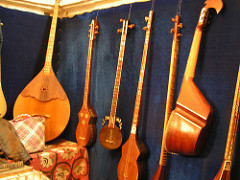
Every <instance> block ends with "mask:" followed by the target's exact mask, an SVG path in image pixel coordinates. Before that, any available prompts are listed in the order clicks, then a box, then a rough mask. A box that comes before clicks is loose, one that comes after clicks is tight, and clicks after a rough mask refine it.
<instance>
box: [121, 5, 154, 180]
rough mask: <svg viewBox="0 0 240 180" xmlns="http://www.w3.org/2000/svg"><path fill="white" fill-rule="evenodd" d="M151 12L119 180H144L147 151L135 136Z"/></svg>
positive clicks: (151, 13) (145, 28) (148, 18)
mask: <svg viewBox="0 0 240 180" xmlns="http://www.w3.org/2000/svg"><path fill="white" fill-rule="evenodd" d="M152 18H153V10H150V12H149V16H148V17H146V18H145V20H146V21H147V22H148V23H147V26H146V27H144V28H143V29H144V30H146V36H145V42H144V49H143V55H142V64H141V69H140V75H139V80H138V88H137V94H136V100H135V107H134V113H133V120H132V127H131V133H130V136H129V139H128V140H127V142H126V143H125V144H124V145H123V146H122V157H121V159H120V162H119V164H118V169H117V175H118V179H119V180H123V179H124V180H126V179H128V180H136V179H145V178H146V177H145V176H146V169H147V168H146V167H145V159H146V158H147V155H148V149H147V147H146V146H145V144H144V143H143V142H142V141H141V140H140V139H139V138H138V136H137V126H138V121H139V112H140V107H141V99H142V89H143V83H144V75H145V69H146V63H147V55H148V47H149V40H150V33H151V27H152Z"/></svg>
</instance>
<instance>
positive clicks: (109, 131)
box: [99, 19, 135, 150]
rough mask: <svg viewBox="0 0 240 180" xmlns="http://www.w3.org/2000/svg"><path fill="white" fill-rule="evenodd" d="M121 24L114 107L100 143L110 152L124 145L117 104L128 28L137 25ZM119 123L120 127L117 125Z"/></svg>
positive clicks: (106, 118)
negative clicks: (117, 115)
mask: <svg viewBox="0 0 240 180" xmlns="http://www.w3.org/2000/svg"><path fill="white" fill-rule="evenodd" d="M120 22H121V23H123V26H122V28H121V29H118V33H122V36H121V43H120V49H119V56H118V65H117V71H116V78H115V84H114V91H113V98H112V106H111V112H110V116H105V117H104V119H103V123H102V126H103V127H102V129H101V131H100V133H99V141H100V143H101V145H102V146H103V147H105V148H106V149H109V150H113V149H117V148H118V147H119V146H120V145H121V143H122V132H121V128H122V122H121V119H120V118H119V117H116V111H117V102H118V94H119V89H120V82H121V74H122V65H123V58H124V51H125V45H126V38H127V31H128V28H130V29H132V28H133V27H134V26H135V25H134V24H130V25H129V20H122V19H120ZM106 121H109V123H108V125H105V122H106ZM116 122H118V124H119V126H117V125H116Z"/></svg>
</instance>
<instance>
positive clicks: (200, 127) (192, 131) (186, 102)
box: [165, 0, 223, 155]
mask: <svg viewBox="0 0 240 180" xmlns="http://www.w3.org/2000/svg"><path fill="white" fill-rule="evenodd" d="M222 5H223V4H222V1H221V0H211V1H210V0H207V1H205V6H204V7H203V8H202V10H201V13H200V17H199V21H198V24H197V27H196V30H195V33H194V37H193V42H192V46H191V49H190V53H189V57H188V61H187V65H186V69H185V74H184V77H183V81H182V86H181V90H180V93H179V96H178V99H177V102H176V108H175V110H174V111H172V113H171V115H170V117H169V121H168V124H167V128H166V135H165V138H166V140H165V141H166V149H167V151H169V152H172V153H178V154H184V155H197V154H199V152H200V151H201V149H202V148H203V146H204V144H205V141H206V137H207V135H208V132H209V129H210V125H211V122H212V117H213V111H212V108H211V106H210V105H209V103H208V102H207V100H206V99H205V97H204V96H203V94H202V93H201V91H200V90H199V89H198V87H197V86H196V84H195V83H194V76H195V69H196V65H197V59H198V53H199V48H200V42H201V38H202V31H203V28H204V27H205V25H206V24H207V20H208V16H209V9H210V8H214V9H216V11H217V12H219V11H220V10H221V8H222Z"/></svg>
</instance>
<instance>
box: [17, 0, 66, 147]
mask: <svg viewBox="0 0 240 180" xmlns="http://www.w3.org/2000/svg"><path fill="white" fill-rule="evenodd" d="M59 2H60V1H59V0H56V2H55V6H54V12H53V17H52V24H51V29H50V34H49V39H48V46H47V53H46V59H45V64H44V67H43V68H42V70H41V71H40V72H39V73H38V74H37V75H36V76H35V78H34V79H33V80H32V81H30V83H29V84H28V85H27V86H26V87H25V88H24V89H23V90H22V92H21V93H20V94H19V95H18V97H17V99H16V101H15V104H14V107H13V116H14V118H16V117H17V116H18V115H20V114H29V115H31V116H43V117H45V141H46V142H47V141H51V140H53V139H55V138H56V137H58V136H59V135H60V134H61V133H62V132H63V130H64V129H65V127H66V126H67V124H68V121H69V117H70V103H69V100H68V97H67V95H66V93H65V91H64V89H63V88H62V86H61V84H60V83H59V81H58V79H57V77H56V75H55V74H54V71H53V68H52V55H53V47H54V41H55V34H56V26H57V18H58V8H59Z"/></svg>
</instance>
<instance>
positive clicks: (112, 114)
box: [109, 20, 129, 127]
mask: <svg viewBox="0 0 240 180" xmlns="http://www.w3.org/2000/svg"><path fill="white" fill-rule="evenodd" d="M128 23H129V20H123V26H122V35H121V43H120V49H119V55H118V64H117V71H116V77H115V84H114V90H113V97H112V105H111V111H110V120H109V126H111V127H114V126H115V119H116V111H117V102H118V95H119V88H120V83H121V75H122V65H123V58H124V52H125V45H126V38H127V31H128Z"/></svg>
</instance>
